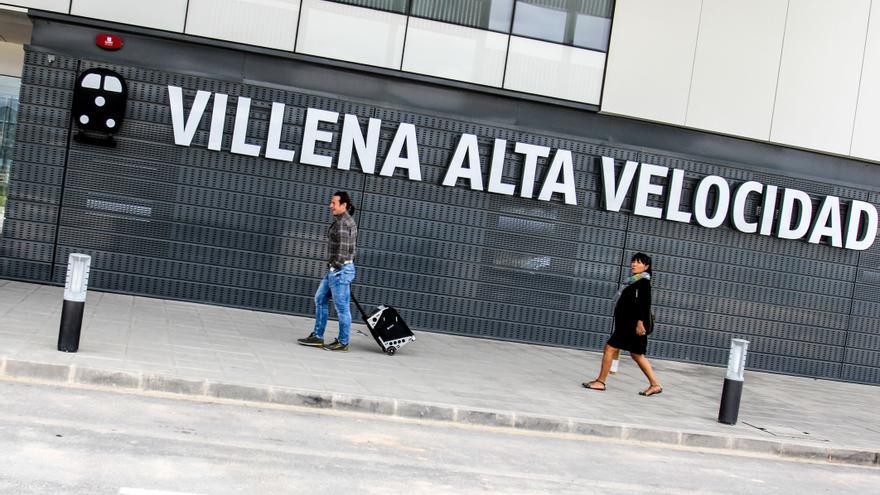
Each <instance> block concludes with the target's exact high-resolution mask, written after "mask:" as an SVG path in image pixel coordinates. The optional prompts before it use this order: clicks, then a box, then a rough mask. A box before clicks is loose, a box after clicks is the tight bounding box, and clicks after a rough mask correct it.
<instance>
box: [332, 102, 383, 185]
mask: <svg viewBox="0 0 880 495" xmlns="http://www.w3.org/2000/svg"><path fill="white" fill-rule="evenodd" d="M380 130H382V121H381V120H379V119H372V118H371V119H370V120H369V122H368V123H367V137H366V138H364V135H363V134H362V133H361V125H360V123H359V122H358V118H357V115H351V114H345V118H344V119H343V120H342V137H340V138H339V141H340V142H339V163H338V164H337V167H338V168H339V170H348V169H349V168H350V167H351V151H352V149H354V152H355V154H356V155H357V159H358V162H360V164H361V171H363V172H364V173H365V174H373V173H375V171H376V156H377V155H378V154H379V131H380Z"/></svg>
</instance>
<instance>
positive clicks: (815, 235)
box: [807, 196, 843, 247]
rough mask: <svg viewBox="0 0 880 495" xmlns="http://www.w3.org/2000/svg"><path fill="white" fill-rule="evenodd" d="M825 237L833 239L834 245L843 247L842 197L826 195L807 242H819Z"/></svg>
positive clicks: (832, 243)
mask: <svg viewBox="0 0 880 495" xmlns="http://www.w3.org/2000/svg"><path fill="white" fill-rule="evenodd" d="M823 237H828V238H829V239H830V240H831V245H832V246H834V247H843V229H842V227H841V225H840V199H839V198H838V197H836V196H825V199H824V200H823V201H822V204H821V205H820V206H819V213H817V214H816V219H815V220H814V221H813V227H812V228H811V229H810V237H809V238H808V239H807V242H811V243H813V244H819V242H821V241H822V238H823Z"/></svg>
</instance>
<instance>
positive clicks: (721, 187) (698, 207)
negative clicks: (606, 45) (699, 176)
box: [694, 175, 730, 229]
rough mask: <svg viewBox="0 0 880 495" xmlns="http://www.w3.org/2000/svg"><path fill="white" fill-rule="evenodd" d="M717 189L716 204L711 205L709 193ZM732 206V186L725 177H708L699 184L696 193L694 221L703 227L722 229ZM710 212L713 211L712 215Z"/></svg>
mask: <svg viewBox="0 0 880 495" xmlns="http://www.w3.org/2000/svg"><path fill="white" fill-rule="evenodd" d="M712 189H715V201H714V204H712V205H709V193H710V191H712ZM729 206H730V185H728V184H727V181H726V180H724V177H719V176H717V175H707V176H706V177H703V180H701V181H700V182H699V184H697V190H696V192H694V220H696V221H697V223H698V224H700V225H702V226H703V227H708V228H710V229H714V228H715V227H720V226H721V224H723V223H724V219H725V218H726V217H727V208H728V207H729ZM709 210H713V211H712V213H710V212H709Z"/></svg>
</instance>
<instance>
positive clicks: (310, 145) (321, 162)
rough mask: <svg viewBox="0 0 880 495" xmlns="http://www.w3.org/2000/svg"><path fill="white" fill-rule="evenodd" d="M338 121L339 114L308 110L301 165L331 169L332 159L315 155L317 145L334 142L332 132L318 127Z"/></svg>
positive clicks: (301, 151) (300, 159)
mask: <svg viewBox="0 0 880 495" xmlns="http://www.w3.org/2000/svg"><path fill="white" fill-rule="evenodd" d="M338 120H339V114H338V113H337V112H328V111H327V110H318V109H317V108H309V109H308V111H307V112H306V125H305V129H303V144H302V149H301V150H300V152H299V161H300V163H305V164H306V165H317V166H319V167H327V168H330V165H331V162H332V158H330V157H329V156H327V155H319V154H317V153H315V143H319V142H321V143H329V142H330V141H331V140H333V133H332V132H330V131H322V130H320V129H319V128H318V126H319V125H320V123H321V122H325V123H327V124H335V123H336V122H337V121H338Z"/></svg>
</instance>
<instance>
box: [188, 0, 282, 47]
mask: <svg viewBox="0 0 880 495" xmlns="http://www.w3.org/2000/svg"><path fill="white" fill-rule="evenodd" d="M298 18H299V0H189V11H188V13H187V16H186V32H187V34H195V35H197V36H205V37H208V38H216V39H221V40H228V41H235V42H237V43H246V44H248V45H256V46H265V47H268V48H277V49H279V50H287V51H293V45H294V42H295V41H296V23H297V19H298Z"/></svg>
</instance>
